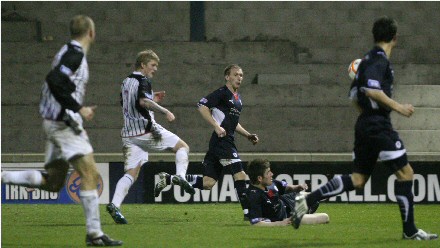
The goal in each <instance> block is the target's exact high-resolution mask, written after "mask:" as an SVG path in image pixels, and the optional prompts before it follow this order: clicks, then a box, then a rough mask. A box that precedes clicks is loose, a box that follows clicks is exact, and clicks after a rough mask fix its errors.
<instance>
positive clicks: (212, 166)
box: [203, 141, 243, 180]
mask: <svg viewBox="0 0 440 248" xmlns="http://www.w3.org/2000/svg"><path fill="white" fill-rule="evenodd" d="M203 165H204V167H205V171H204V174H203V175H204V176H208V177H211V178H213V179H215V180H218V179H219V177H220V176H221V174H222V171H223V167H229V169H230V172H231V173H232V175H234V174H235V173H238V172H240V171H243V166H242V163H241V159H240V156H239V155H238V152H237V148H235V145H234V144H233V143H231V142H227V141H223V142H218V143H217V144H211V145H210V149H209V151H208V152H207V153H206V155H205V158H204V159H203Z"/></svg>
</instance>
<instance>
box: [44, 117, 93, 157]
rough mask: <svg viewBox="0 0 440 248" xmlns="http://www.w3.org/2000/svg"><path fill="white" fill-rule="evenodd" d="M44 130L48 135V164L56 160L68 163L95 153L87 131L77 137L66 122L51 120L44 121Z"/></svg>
mask: <svg viewBox="0 0 440 248" xmlns="http://www.w3.org/2000/svg"><path fill="white" fill-rule="evenodd" d="M43 129H44V132H45V133H46V156H45V163H46V164H47V163H49V162H51V161H53V160H55V159H64V160H66V161H68V160H69V159H71V158H72V157H74V156H76V155H87V154H90V153H93V148H92V146H91V145H90V142H89V137H88V136H87V132H86V131H85V130H84V131H82V132H81V133H80V134H79V135H77V134H75V133H74V131H73V130H72V128H70V127H69V126H67V125H66V124H65V123H64V122H62V121H50V120H44V121H43Z"/></svg>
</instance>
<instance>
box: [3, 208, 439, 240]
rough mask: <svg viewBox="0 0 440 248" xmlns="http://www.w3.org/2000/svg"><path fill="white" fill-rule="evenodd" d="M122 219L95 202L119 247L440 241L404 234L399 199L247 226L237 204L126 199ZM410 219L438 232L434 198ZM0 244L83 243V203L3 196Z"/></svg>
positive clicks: (324, 209) (320, 209)
mask: <svg viewBox="0 0 440 248" xmlns="http://www.w3.org/2000/svg"><path fill="white" fill-rule="evenodd" d="M122 211H123V214H124V215H125V217H126V218H127V220H128V221H129V224H128V225H116V224H115V223H114V222H113V220H112V219H111V217H110V216H109V215H108V214H107V212H106V211H105V206H104V205H102V206H101V221H102V225H103V230H104V232H106V233H107V234H109V235H110V236H111V237H113V238H116V239H121V240H123V241H124V247H191V248H192V247H440V241H439V240H434V241H407V240H405V241H404V240H402V239H401V235H402V233H401V232H402V225H401V220H400V212H399V211H398V207H397V204H334V203H322V204H321V207H320V208H319V210H318V212H326V213H328V214H329V216H330V223H329V224H325V225H302V226H301V227H300V228H299V229H298V230H294V229H293V228H292V227H291V226H286V227H272V228H270V227H251V226H250V224H249V223H248V222H244V221H243V220H242V218H243V216H242V214H241V208H240V206H239V204H238V203H235V204H232V203H231V204H143V205H139V204H126V205H123V209H122ZM415 211H416V214H415V215H416V223H417V225H418V227H419V228H422V229H424V230H425V231H428V230H429V231H431V232H435V233H440V206H439V205H438V204H431V205H416V210H415ZM1 217H2V228H1V234H2V236H1V238H2V247H76V246H78V247H82V246H85V218H84V215H83V211H82V207H81V205H4V204H2V213H1Z"/></svg>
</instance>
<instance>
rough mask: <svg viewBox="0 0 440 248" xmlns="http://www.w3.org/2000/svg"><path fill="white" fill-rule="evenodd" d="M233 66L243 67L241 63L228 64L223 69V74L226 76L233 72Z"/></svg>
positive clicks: (236, 67)
mask: <svg viewBox="0 0 440 248" xmlns="http://www.w3.org/2000/svg"><path fill="white" fill-rule="evenodd" d="M232 68H235V69H241V67H240V66H239V65H237V64H231V65H228V66H226V68H225V70H224V71H223V75H224V76H227V75H229V73H231V69H232Z"/></svg>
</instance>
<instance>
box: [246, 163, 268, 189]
mask: <svg viewBox="0 0 440 248" xmlns="http://www.w3.org/2000/svg"><path fill="white" fill-rule="evenodd" d="M268 168H270V162H269V160H267V159H261V158H256V159H254V160H252V161H251V162H249V163H248V166H247V169H248V171H247V173H248V176H249V179H250V180H251V183H252V184H257V183H258V177H259V176H260V177H264V172H265V171H266V170H267V169H268Z"/></svg>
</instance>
